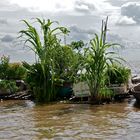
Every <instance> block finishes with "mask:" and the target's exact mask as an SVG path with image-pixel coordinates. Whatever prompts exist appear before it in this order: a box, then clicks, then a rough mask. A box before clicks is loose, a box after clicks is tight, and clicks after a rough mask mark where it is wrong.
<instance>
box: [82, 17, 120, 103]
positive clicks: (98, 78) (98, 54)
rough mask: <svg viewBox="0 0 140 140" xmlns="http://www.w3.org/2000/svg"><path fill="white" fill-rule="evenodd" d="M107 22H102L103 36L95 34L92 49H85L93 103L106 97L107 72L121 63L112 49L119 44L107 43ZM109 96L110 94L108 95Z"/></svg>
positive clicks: (86, 70)
mask: <svg viewBox="0 0 140 140" xmlns="http://www.w3.org/2000/svg"><path fill="white" fill-rule="evenodd" d="M107 21H108V18H107V19H106V21H105V22H102V28H101V35H100V36H98V35H97V34H95V38H93V39H92V40H90V47H89V48H87V49H85V56H84V57H85V76H84V78H85V80H86V81H87V83H88V86H89V89H90V93H91V101H92V102H94V101H95V100H98V99H99V100H101V97H102V95H105V93H106V92H104V90H103V89H105V87H106V79H108V75H107V72H106V71H107V70H108V69H110V67H111V66H112V65H113V64H114V62H116V63H120V61H121V58H119V57H118V55H117V54H116V53H115V52H114V51H110V48H112V47H116V46H117V44H110V43H107V42H106V36H107ZM106 96H108V94H106Z"/></svg>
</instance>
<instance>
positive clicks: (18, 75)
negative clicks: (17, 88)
mask: <svg viewBox="0 0 140 140" xmlns="http://www.w3.org/2000/svg"><path fill="white" fill-rule="evenodd" d="M9 60H10V59H9V58H8V57H6V56H3V57H1V63H0V79H7V80H21V79H24V78H25V76H26V69H25V68H24V67H23V66H22V65H21V64H20V63H9Z"/></svg>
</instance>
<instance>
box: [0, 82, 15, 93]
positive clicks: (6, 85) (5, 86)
mask: <svg viewBox="0 0 140 140" xmlns="http://www.w3.org/2000/svg"><path fill="white" fill-rule="evenodd" d="M0 90H3V91H6V90H9V91H10V92H11V93H15V92H16V91H17V90H18V87H17V86H16V82H15V81H9V80H2V81H0Z"/></svg>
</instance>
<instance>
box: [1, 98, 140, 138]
mask: <svg viewBox="0 0 140 140" xmlns="http://www.w3.org/2000/svg"><path fill="white" fill-rule="evenodd" d="M134 104H135V99H132V100H131V101H129V102H123V103H115V104H107V105H100V106H93V105H88V104H86V105H85V104H62V103H61V104H60V103H58V104H51V105H35V104H34V103H33V102H32V101H3V102H0V140H47V139H52V140H140V109H139V108H138V107H135V106H134Z"/></svg>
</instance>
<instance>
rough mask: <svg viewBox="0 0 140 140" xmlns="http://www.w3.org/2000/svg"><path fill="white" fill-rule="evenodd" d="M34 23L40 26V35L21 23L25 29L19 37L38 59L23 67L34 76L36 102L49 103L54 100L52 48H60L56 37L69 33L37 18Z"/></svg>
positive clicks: (32, 27) (34, 29) (27, 24)
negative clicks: (33, 63)
mask: <svg viewBox="0 0 140 140" xmlns="http://www.w3.org/2000/svg"><path fill="white" fill-rule="evenodd" d="M36 21H37V23H38V24H39V25H40V28H41V34H39V32H38V31H37V28H36V27H34V26H33V25H31V24H30V23H29V22H27V21H26V20H23V22H24V23H25V24H26V26H27V29H25V30H21V31H20V33H21V36H20V37H25V38H26V40H25V44H26V45H27V46H28V47H30V48H31V49H32V51H33V52H34V53H35V55H36V56H37V58H38V59H37V60H36V64H35V65H33V66H30V65H28V64H27V63H24V66H25V67H26V68H27V69H28V74H31V75H32V76H35V78H33V79H34V80H35V81H34V86H33V89H34V94H35V96H36V99H37V101H39V102H45V101H47V102H49V101H52V100H54V99H55V89H54V77H55V76H54V75H55V71H54V59H53V58H54V56H53V51H55V49H54V48H57V47H58V46H60V40H59V39H58V35H59V34H67V33H68V32H69V31H68V30H67V29H66V28H65V27H56V28H52V25H53V24H54V22H52V21H50V20H47V21H45V20H44V19H43V20H41V19H39V18H37V19H36ZM39 75H40V76H39ZM36 77H37V78H36Z"/></svg>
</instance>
